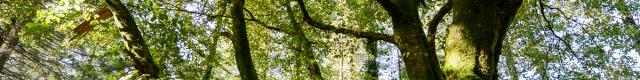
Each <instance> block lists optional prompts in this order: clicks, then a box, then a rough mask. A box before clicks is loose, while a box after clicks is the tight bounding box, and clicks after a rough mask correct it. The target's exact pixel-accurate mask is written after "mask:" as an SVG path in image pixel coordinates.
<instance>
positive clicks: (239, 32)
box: [231, 0, 258, 80]
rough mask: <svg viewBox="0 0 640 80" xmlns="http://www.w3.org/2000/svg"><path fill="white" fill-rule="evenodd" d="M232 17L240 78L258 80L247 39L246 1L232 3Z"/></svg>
mask: <svg viewBox="0 0 640 80" xmlns="http://www.w3.org/2000/svg"><path fill="white" fill-rule="evenodd" d="M231 3H232V6H231V17H233V25H232V28H231V29H232V31H233V35H231V36H233V37H232V40H233V41H232V42H233V48H234V49H235V53H236V54H235V58H236V64H237V66H238V70H240V77H241V78H242V80H258V76H257V75H256V70H255V68H254V67H253V66H254V65H253V61H251V60H252V59H251V49H250V48H249V40H248V39H247V26H246V23H245V18H244V13H243V12H242V9H243V7H244V0H232V1H231Z"/></svg>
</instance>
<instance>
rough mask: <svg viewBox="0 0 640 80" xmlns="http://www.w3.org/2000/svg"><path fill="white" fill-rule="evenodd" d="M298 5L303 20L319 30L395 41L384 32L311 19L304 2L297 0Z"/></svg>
mask: <svg viewBox="0 0 640 80" xmlns="http://www.w3.org/2000/svg"><path fill="white" fill-rule="evenodd" d="M297 2H298V4H299V6H300V10H301V11H302V13H303V19H304V21H305V22H307V24H309V25H311V26H313V27H316V28H318V29H320V30H329V31H335V32H336V33H342V34H347V35H351V36H354V37H359V38H367V39H370V40H383V41H387V42H391V43H396V41H395V40H394V39H393V38H392V37H391V36H390V35H386V34H381V33H375V32H360V31H355V30H349V29H346V28H339V27H335V26H331V25H327V24H323V23H321V22H317V21H315V20H313V19H311V16H309V13H308V12H307V9H306V8H305V5H304V2H303V1H302V0H297Z"/></svg>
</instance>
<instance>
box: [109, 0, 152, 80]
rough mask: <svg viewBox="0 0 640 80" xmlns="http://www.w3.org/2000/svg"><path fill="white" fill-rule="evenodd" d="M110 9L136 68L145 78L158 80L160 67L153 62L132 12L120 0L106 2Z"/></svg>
mask: <svg viewBox="0 0 640 80" xmlns="http://www.w3.org/2000/svg"><path fill="white" fill-rule="evenodd" d="M105 2H106V3H107V5H108V6H109V9H111V12H112V13H113V16H115V20H116V25H117V27H118V30H119V31H120V35H122V37H123V38H124V41H125V42H124V44H125V47H126V48H125V49H126V51H125V52H126V53H127V55H129V57H130V58H131V59H133V63H134V67H135V68H136V69H137V70H138V71H139V73H140V74H139V75H140V76H142V77H143V78H157V77H158V74H159V73H158V72H159V69H158V66H157V65H156V63H155V62H154V61H153V57H152V56H151V54H150V53H149V49H147V45H146V44H145V40H144V39H143V37H142V34H141V33H140V30H138V25H137V24H136V22H135V20H134V19H133V16H131V12H129V10H128V9H127V7H125V6H124V4H122V2H120V0H105Z"/></svg>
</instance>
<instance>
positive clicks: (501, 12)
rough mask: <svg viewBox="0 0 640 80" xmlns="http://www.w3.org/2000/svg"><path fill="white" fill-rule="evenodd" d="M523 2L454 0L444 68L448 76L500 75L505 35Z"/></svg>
mask: <svg viewBox="0 0 640 80" xmlns="http://www.w3.org/2000/svg"><path fill="white" fill-rule="evenodd" d="M521 2H522V1H519V0H518V1H510V0H504V1H483V0H453V11H452V13H453V22H452V25H451V27H449V34H448V37H447V38H446V40H447V42H446V44H445V56H446V57H445V64H444V68H443V70H444V73H445V75H446V76H447V79H454V80H458V79H462V80H468V79H483V80H496V79H498V74H497V68H496V66H497V62H498V57H499V55H500V50H501V48H502V39H503V38H504V36H505V34H506V29H508V28H507V27H508V26H509V23H511V19H512V18H513V16H514V15H515V13H516V11H517V9H518V7H519V6H520V4H521Z"/></svg>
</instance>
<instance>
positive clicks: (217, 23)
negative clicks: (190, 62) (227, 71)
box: [202, 0, 228, 80]
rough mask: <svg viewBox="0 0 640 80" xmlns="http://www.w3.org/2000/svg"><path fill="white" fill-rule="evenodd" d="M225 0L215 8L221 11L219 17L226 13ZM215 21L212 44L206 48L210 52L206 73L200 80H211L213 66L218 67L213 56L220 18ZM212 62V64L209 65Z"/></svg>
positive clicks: (216, 44) (220, 22) (219, 28)
mask: <svg viewBox="0 0 640 80" xmlns="http://www.w3.org/2000/svg"><path fill="white" fill-rule="evenodd" d="M227 3H228V2H227V0H224V1H222V3H221V4H219V6H218V7H217V8H218V9H222V11H221V12H220V13H219V14H220V15H224V13H226V11H227V8H226V7H227ZM215 21H216V26H217V27H216V29H215V30H214V31H213V44H212V46H211V47H208V48H209V49H210V50H211V51H209V52H210V53H209V55H208V56H207V63H206V66H207V67H206V71H205V75H204V77H203V78H202V80H209V79H210V78H211V74H212V72H211V71H212V70H213V65H218V64H219V63H218V61H216V60H215V59H216V58H215V55H216V46H218V40H219V39H218V38H219V37H220V36H221V35H222V34H221V32H220V30H221V29H222V27H220V26H222V22H223V21H222V17H218V18H216V19H215ZM211 62H213V63H211Z"/></svg>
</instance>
